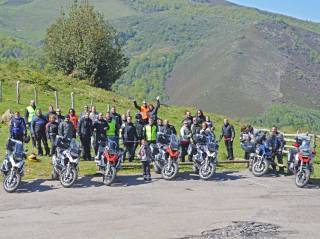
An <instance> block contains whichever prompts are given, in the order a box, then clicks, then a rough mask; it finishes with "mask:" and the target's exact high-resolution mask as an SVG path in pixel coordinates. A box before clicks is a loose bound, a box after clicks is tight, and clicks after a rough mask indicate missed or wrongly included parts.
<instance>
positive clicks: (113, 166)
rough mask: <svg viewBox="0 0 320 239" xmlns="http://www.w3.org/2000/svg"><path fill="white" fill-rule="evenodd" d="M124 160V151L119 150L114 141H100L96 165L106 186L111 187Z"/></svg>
mask: <svg viewBox="0 0 320 239" xmlns="http://www.w3.org/2000/svg"><path fill="white" fill-rule="evenodd" d="M123 160H124V152H123V150H122V149H118V145H117V144H116V142H114V141H112V140H102V141H100V144H99V149H98V155H97V156H96V163H97V166H98V167H99V170H100V172H101V174H102V180H103V183H104V184H105V185H107V186H110V185H111V184H112V183H113V182H114V180H115V178H116V175H117V171H118V170H119V169H120V168H121V164H122V162H123Z"/></svg>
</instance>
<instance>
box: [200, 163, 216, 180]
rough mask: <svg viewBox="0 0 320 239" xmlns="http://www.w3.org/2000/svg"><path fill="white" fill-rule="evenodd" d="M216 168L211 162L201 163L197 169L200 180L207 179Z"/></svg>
mask: <svg viewBox="0 0 320 239" xmlns="http://www.w3.org/2000/svg"><path fill="white" fill-rule="evenodd" d="M215 169H216V166H215V165H214V164H213V163H209V164H208V165H206V164H202V165H201V166H200V169H199V177H200V178H201V179H202V180H208V179H210V178H211V177H212V175H213V174H214V172H215Z"/></svg>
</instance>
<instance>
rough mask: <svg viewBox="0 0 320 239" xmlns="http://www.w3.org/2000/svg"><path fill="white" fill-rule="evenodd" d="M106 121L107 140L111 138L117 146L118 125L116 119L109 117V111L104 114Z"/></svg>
mask: <svg viewBox="0 0 320 239" xmlns="http://www.w3.org/2000/svg"><path fill="white" fill-rule="evenodd" d="M106 121H107V123H108V126H109V128H108V129H107V138H108V140H112V141H114V142H115V143H116V144H117V147H119V125H118V124H117V121H116V120H115V119H114V118H112V117H111V114H110V112H107V114H106Z"/></svg>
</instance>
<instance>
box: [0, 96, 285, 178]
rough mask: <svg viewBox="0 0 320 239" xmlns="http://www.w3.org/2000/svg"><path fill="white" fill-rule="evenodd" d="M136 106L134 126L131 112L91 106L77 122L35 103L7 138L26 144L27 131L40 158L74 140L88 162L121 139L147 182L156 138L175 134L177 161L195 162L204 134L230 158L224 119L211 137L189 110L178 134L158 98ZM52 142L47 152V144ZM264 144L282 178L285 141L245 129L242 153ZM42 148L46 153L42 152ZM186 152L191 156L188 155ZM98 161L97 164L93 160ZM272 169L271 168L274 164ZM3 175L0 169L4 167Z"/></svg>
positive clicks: (206, 121)
mask: <svg viewBox="0 0 320 239" xmlns="http://www.w3.org/2000/svg"><path fill="white" fill-rule="evenodd" d="M133 104H134V107H135V108H136V109H138V110H139V112H138V113H136V114H135V122H133V117H132V116H131V113H130V111H128V112H127V113H126V114H124V115H120V114H118V113H117V111H116V108H115V107H112V108H111V109H110V110H108V112H107V113H106V114H105V117H104V115H103V114H102V113H100V112H97V109H96V107H95V106H91V107H89V106H85V107H84V111H83V112H82V113H81V114H80V116H79V117H78V116H77V114H76V112H75V110H74V109H70V110H69V113H68V114H67V115H65V116H63V115H62V113H61V110H60V109H56V110H55V109H54V108H53V107H52V106H51V105H50V106H49V111H48V113H47V114H43V113H42V111H41V109H39V108H37V107H36V104H35V101H34V100H31V101H30V105H29V106H28V107H26V111H25V117H24V118H22V117H21V115H20V113H19V112H15V114H14V116H13V118H12V120H11V124H10V138H12V139H15V140H20V141H24V138H25V137H28V136H27V129H29V131H30V136H31V139H32V143H33V146H34V147H36V148H37V150H38V156H42V155H44V154H45V155H47V156H53V155H54V154H55V151H56V143H55V142H56V138H57V136H59V137H60V138H62V139H72V138H73V139H74V138H76V137H77V136H78V137H79V139H80V142H81V146H82V158H83V160H86V161H90V160H92V159H93V158H94V157H92V156H91V149H93V151H94V154H95V155H97V154H98V148H99V144H100V142H101V141H102V140H104V139H108V140H110V141H113V142H115V144H116V145H117V147H119V140H120V139H121V140H122V142H123V146H124V149H125V150H124V159H126V158H127V159H128V161H129V162H132V161H133V160H134V158H135V156H136V152H137V148H138V146H140V150H139V151H138V153H137V156H138V158H139V159H140V160H141V162H142V165H143V176H144V179H145V180H150V162H151V160H152V155H150V145H151V144H156V143H157V137H158V134H159V133H161V134H164V135H167V136H170V135H177V134H178V136H179V138H180V151H181V153H180V156H179V157H180V160H181V161H182V162H184V161H185V158H186V157H187V158H188V160H189V161H193V158H192V157H193V155H192V153H190V152H191V151H190V150H189V148H190V147H191V148H192V147H193V146H194V145H195V144H196V143H197V142H196V141H197V139H196V137H195V136H196V135H198V134H200V135H205V136H206V137H207V138H209V139H210V141H212V142H219V141H221V140H223V141H224V143H225V146H226V149H227V158H228V160H233V159H234V154H233V142H234V139H235V129H234V127H233V125H231V124H230V123H229V120H228V119H224V122H223V126H222V128H221V132H220V135H219V137H218V138H216V136H215V133H214V131H215V125H214V123H213V122H212V121H211V120H210V118H209V116H205V115H204V113H203V112H202V111H201V110H198V111H197V113H196V115H195V116H192V114H191V112H190V111H187V112H185V116H184V118H183V120H182V127H181V128H180V130H179V131H178V132H177V130H176V128H175V127H174V126H173V125H171V124H170V122H169V121H168V120H166V119H164V120H162V119H161V118H159V117H158V110H159V108H160V106H161V104H160V100H159V97H157V98H156V106H153V105H152V104H148V103H147V102H146V101H143V104H142V105H141V106H139V105H138V104H137V102H136V101H135V100H134V101H133ZM48 140H49V141H50V144H51V150H50V149H49V146H48V142H47V141H48ZM262 141H264V142H268V144H270V145H271V148H272V153H273V157H274V159H275V158H277V161H278V165H279V173H281V174H283V173H284V165H283V155H282V151H283V147H284V145H285V141H284V138H283V136H282V135H281V134H280V133H279V132H278V129H277V127H276V126H274V127H272V130H271V132H270V133H268V134H267V133H266V132H260V131H256V130H255V129H254V128H253V127H252V126H250V125H246V126H243V127H242V128H241V132H240V142H241V146H243V148H245V147H246V148H248V147H252V149H253V148H255V146H256V145H257V144H260V143H262ZM42 145H43V146H44V151H45V152H43V149H42ZM189 151H190V152H189ZM244 158H245V159H246V160H249V158H250V150H245V155H244ZM96 160H97V159H96ZM272 167H273V169H274V170H275V169H276V168H275V167H276V166H275V164H273V165H272ZM2 170H4V169H3V166H2Z"/></svg>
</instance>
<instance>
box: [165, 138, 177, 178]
mask: <svg viewBox="0 0 320 239" xmlns="http://www.w3.org/2000/svg"><path fill="white" fill-rule="evenodd" d="M179 146H180V143H179V141H178V138H177V136H176V135H174V134H172V135H171V136H170V143H169V146H167V147H166V148H165V157H164V158H163V159H164V160H163V161H164V165H163V167H162V169H161V175H162V177H163V178H164V179H165V180H172V179H173V178H175V177H176V176H177V174H178V172H179V164H178V159H179V155H180V151H179Z"/></svg>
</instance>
